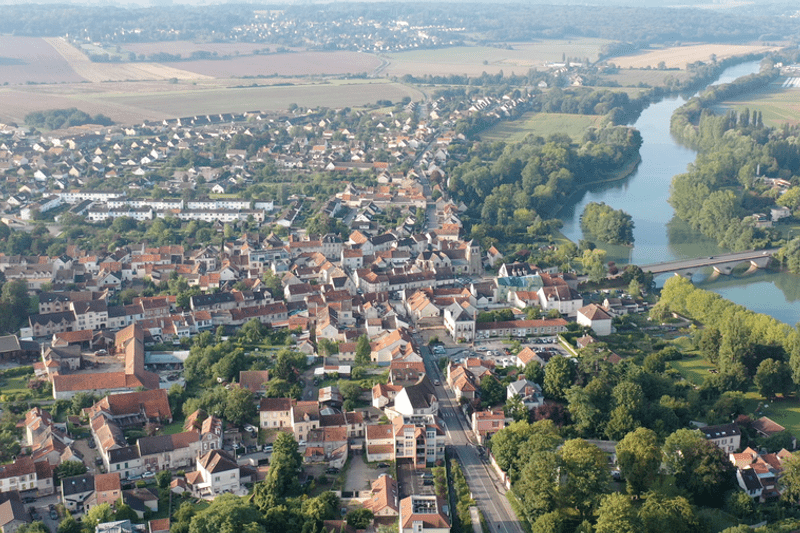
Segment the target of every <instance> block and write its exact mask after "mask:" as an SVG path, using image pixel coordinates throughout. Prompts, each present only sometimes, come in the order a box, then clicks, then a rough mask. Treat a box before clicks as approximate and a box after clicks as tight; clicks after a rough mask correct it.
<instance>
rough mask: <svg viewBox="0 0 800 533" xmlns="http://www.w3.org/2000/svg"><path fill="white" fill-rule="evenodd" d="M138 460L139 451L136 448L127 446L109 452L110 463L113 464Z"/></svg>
mask: <svg viewBox="0 0 800 533" xmlns="http://www.w3.org/2000/svg"><path fill="white" fill-rule="evenodd" d="M138 458H139V449H138V448H137V447H136V446H125V447H124V448H117V449H115V450H109V451H108V462H109V463H112V464H113V463H119V462H122V461H130V460H132V459H138Z"/></svg>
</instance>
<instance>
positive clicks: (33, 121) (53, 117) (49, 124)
mask: <svg viewBox="0 0 800 533" xmlns="http://www.w3.org/2000/svg"><path fill="white" fill-rule="evenodd" d="M25 124H27V125H29V126H33V127H35V128H47V129H49V130H58V129H61V128H70V127H72V126H83V125H84V124H97V125H100V126H111V125H112V124H114V121H113V120H111V119H110V118H108V117H107V116H105V115H103V114H102V113H98V114H97V115H94V116H92V115H90V114H89V113H86V112H85V111H81V110H80V109H78V108H76V107H70V108H69V109H50V110H47V111H33V112H32V113H28V114H27V115H25Z"/></svg>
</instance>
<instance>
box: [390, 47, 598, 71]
mask: <svg viewBox="0 0 800 533" xmlns="http://www.w3.org/2000/svg"><path fill="white" fill-rule="evenodd" d="M608 42H609V41H606V40H604V39H575V40H548V41H538V42H531V43H511V44H510V46H511V49H510V50H508V49H505V48H499V47H497V48H495V47H490V46H458V47H453V48H443V49H436V50H414V51H410V52H397V53H391V54H382V55H381V57H382V58H384V59H386V60H388V61H389V64H388V65H387V66H386V67H385V69H384V70H383V71H382V72H385V73H386V74H388V75H390V76H404V75H406V74H411V75H413V76H422V75H425V74H430V75H437V74H442V75H449V74H456V75H463V74H468V75H470V76H480V75H481V73H483V72H486V73H488V74H497V73H498V72H500V71H501V70H502V71H503V72H504V73H505V74H511V73H516V74H525V73H527V71H528V70H529V69H531V68H536V67H542V66H544V64H545V63H548V62H559V61H561V60H562V57H563V56H567V57H572V58H578V60H581V61H582V60H583V58H586V57H588V58H589V59H590V60H591V61H596V60H597V57H598V53H599V52H600V48H601V47H602V46H603V45H604V44H606V43H608Z"/></svg>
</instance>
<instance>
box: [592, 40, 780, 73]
mask: <svg viewBox="0 0 800 533" xmlns="http://www.w3.org/2000/svg"><path fill="white" fill-rule="evenodd" d="M772 50H780V47H778V46H762V45H726V44H699V45H691V46H675V47H672V48H663V49H660V50H649V51H642V52H640V53H638V54H633V55H627V56H619V57H612V58H609V59H608V60H607V61H608V63H613V64H615V65H617V66H618V67H620V68H634V69H641V68H647V67H651V68H656V67H657V66H658V64H659V63H661V62H662V61H663V62H664V63H665V64H666V67H667V68H679V69H685V68H686V65H687V64H688V63H694V62H695V61H710V60H711V56H716V57H717V59H725V58H728V57H734V56H743V55H747V54H753V53H758V52H767V51H772Z"/></svg>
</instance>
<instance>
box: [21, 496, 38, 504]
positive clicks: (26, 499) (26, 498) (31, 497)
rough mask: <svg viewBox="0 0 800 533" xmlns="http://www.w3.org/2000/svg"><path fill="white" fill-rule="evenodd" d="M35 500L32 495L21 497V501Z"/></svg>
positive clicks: (29, 501) (30, 501)
mask: <svg viewBox="0 0 800 533" xmlns="http://www.w3.org/2000/svg"><path fill="white" fill-rule="evenodd" d="M35 501H36V498H35V497H33V496H24V497H23V498H22V503H33V502H35Z"/></svg>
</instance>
